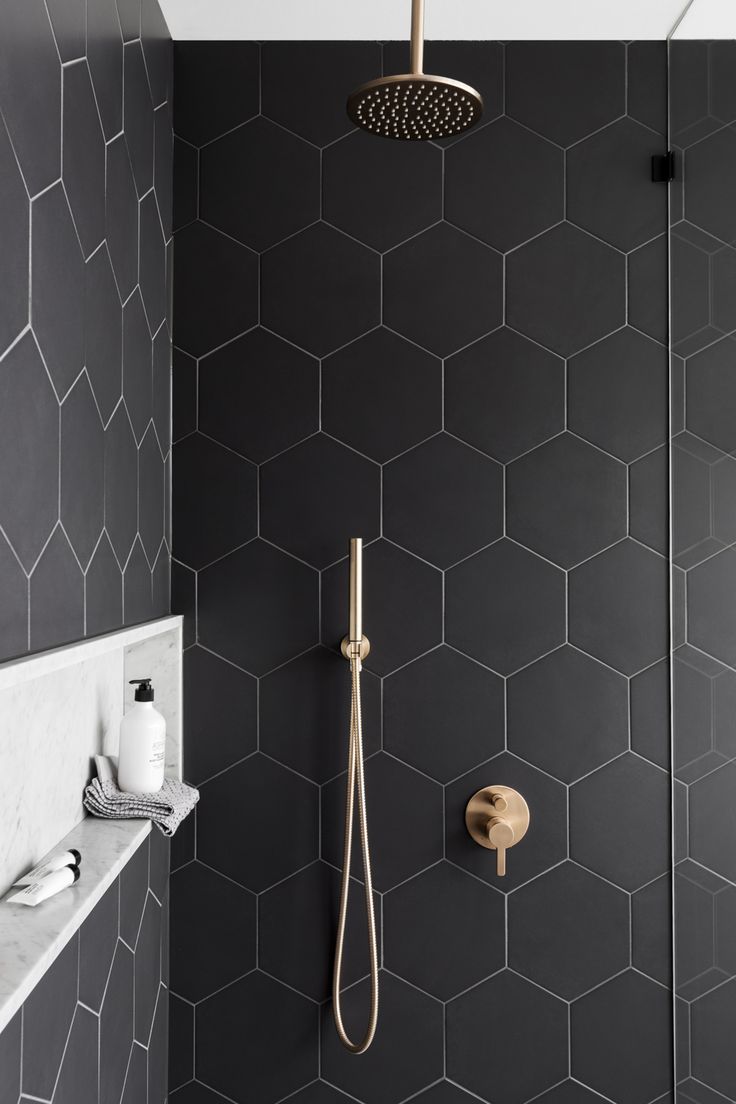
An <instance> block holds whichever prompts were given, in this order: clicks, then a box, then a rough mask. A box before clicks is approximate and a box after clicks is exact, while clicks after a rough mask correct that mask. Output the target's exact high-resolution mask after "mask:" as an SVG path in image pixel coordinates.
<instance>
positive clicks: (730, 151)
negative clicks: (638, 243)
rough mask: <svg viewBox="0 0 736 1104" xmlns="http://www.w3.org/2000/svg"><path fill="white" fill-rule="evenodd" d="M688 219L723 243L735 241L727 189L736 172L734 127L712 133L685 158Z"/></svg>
mask: <svg viewBox="0 0 736 1104" xmlns="http://www.w3.org/2000/svg"><path fill="white" fill-rule="evenodd" d="M686 158H687V160H686V163H687V181H688V184H687V190H686V193H685V213H686V217H687V218H688V219H689V220H690V221H691V222H694V223H695V224H696V226H700V227H702V229H703V230H706V231H707V232H708V233H710V234H713V235H714V237H716V238H719V239H720V240H721V241H725V242H732V241H733V240H734V238H736V219H735V218H734V214H733V210H732V205H731V203H730V200H729V192H728V188H727V187H726V181H727V180H728V176H729V173H730V172H731V171H732V170H734V171H736V133H735V132H734V131H733V129H732V128H731V127H724V128H722V129H719V130H718V131H716V133H714V134H709V135H708V136H707V137H706V138H704V139H703V141H702V142H698V143H697V144H696V145H694V146H692V147H691V148H690V149H689V150H688V151H687V155H686Z"/></svg>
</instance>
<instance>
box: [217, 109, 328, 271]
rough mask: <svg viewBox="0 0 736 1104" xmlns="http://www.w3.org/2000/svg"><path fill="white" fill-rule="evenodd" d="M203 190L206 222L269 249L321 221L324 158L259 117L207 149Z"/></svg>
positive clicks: (235, 236)
mask: <svg viewBox="0 0 736 1104" xmlns="http://www.w3.org/2000/svg"><path fill="white" fill-rule="evenodd" d="M254 165H258V166H259V168H258V171H257V172H254V171H253V166H254ZM199 188H200V191H199V197H200V198H199V202H200V217H201V218H202V219H204V221H205V222H208V223H210V224H211V225H212V226H215V227H216V228H217V229H218V230H222V231H223V232H224V233H225V234H229V235H230V236H231V237H233V238H236V239H237V240H238V241H241V242H243V244H244V245H249V246H250V247H251V249H257V250H259V251H260V250H263V249H268V247H269V246H271V245H275V243H276V242H278V241H280V240H281V239H282V238H286V237H288V236H289V235H290V234H294V233H296V231H297V230H301V229H303V227H305V226H308V225H309V224H310V223H311V222H315V221H316V220H317V219H318V218H319V204H320V194H319V188H320V159H319V153H318V151H317V150H316V149H315V148H314V147H313V146H310V145H309V144H308V143H307V142H303V141H302V140H301V139H300V138H297V137H296V136H295V135H294V134H289V132H288V131H286V130H284V129H283V128H282V127H280V126H275V125H274V124H273V123H271V122H269V121H268V120H267V119H264V118H263V117H261V116H259V117H258V118H257V119H253V120H252V122H249V123H246V124H245V125H244V126H241V127H237V128H236V129H235V130H231V131H230V132H229V133H228V134H225V135H223V137H222V138H218V139H217V141H215V142H211V143H210V144H209V145H207V146H205V147H204V149H203V150H202V153H201V155H200V183H199Z"/></svg>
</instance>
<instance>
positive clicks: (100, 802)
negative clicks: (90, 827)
mask: <svg viewBox="0 0 736 1104" xmlns="http://www.w3.org/2000/svg"><path fill="white" fill-rule="evenodd" d="M98 769H99V767H98ZM100 773H101V774H103V773H108V772H100ZM198 801H199V790H195V789H194V787H193V786H187V784H186V783H185V782H177V781H176V779H173V778H166V779H164V784H163V786H162V788H161V789H160V790H159V791H158V792H157V793H148V794H130V793H123V791H122V790H119V789H118V784H117V782H116V780H115V779H114V778H113V777H110V776H109V774H108V777H103V778H93V779H92V781H91V782H90V783H89V785H88V786H87V788H86V789H85V791H84V807H85V809H86V810H87V812H89V813H92V814H93V816H98V817H107V818H108V819H121V820H127V819H128V818H130V817H146V818H148V819H149V820H152V821H153V823H154V824H155V825H157V827H159V828H160V829H161V831H162V832H163V834H164V835H165V836H173V834H174V832H175V831H176V829H177V828H178V827H179V825H180V824H181V822H182V821H183V820H184V817H185V816H188V814H189V813H191V811H192V809H193V808H194V806H195V805H196V804H197V802H198Z"/></svg>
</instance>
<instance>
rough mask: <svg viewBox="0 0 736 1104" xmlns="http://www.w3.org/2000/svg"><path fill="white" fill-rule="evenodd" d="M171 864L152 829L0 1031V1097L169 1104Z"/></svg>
mask: <svg viewBox="0 0 736 1104" xmlns="http://www.w3.org/2000/svg"><path fill="white" fill-rule="evenodd" d="M168 873H169V843H168V840H166V839H165V838H164V836H162V835H161V833H160V832H158V830H156V829H154V830H153V831H152V833H151V835H150V836H149V838H148V839H147V840H146V841H145V842H144V843H143V844H142V845H141V846H140V848H139V849H138V851H137V852H136V853H135V855H134V856H133V858H132V860H131V862H130V864H129V866H128V867H126V868H125V870H124V871H123V873H122V874H121V875H120V877H119V878H118V879H117V880H116V881H115V882H114V883H113V885H112V886H110V888H109V889H108V890H107V891H106V893H105V895H104V896H103V897H102V899H101V900H100V901H99V902H98V904H97V905H96V907H95V908H94V909H93V911H92V912H91V914H90V915H89V916H88V917H87V919H86V920H85V921H84V923H83V924H82V926H81V928H80V929H79V931H78V932H76V933H75V935H74V936H73V937H72V939H71V940H70V941H69V943H67V945H66V946H65V948H64V949H63V951H62V952H61V953H60V954H59V956H58V958H56V960H55V961H54V963H53V964H52V965H51V966H50V968H49V969H48V970H47V971H46V973H45V974H44V976H43V978H42V979H41V981H40V982H39V983H38V984H37V985H36V987H35V989H34V990H33V991H32V993H31V994H30V996H28V997H27V998H26V1000H25V1002H24V1004H23V1006H22V1008H21V1009H20V1010H19V1011H18V1012H17V1013H16V1015H15V1017H14V1018H13V1020H12V1021H11V1022H10V1024H9V1025H8V1026H7V1027H6V1028H5V1029H4V1030H3V1031H2V1032H1V1033H0V1070H2V1077H1V1078H0V1102H2V1104H18V1101H19V1100H20V1101H26V1100H45V1101H49V1102H50V1104H143V1102H144V1101H148V1104H165V1102H166V1098H167V1084H166V1063H167V1053H168V1028H167V1024H168V1015H169V993H168V965H167V962H168V937H167V933H168V894H169V888H168ZM131 878H132V879H133V881H134V882H135V889H136V891H137V892H135V893H133V892H131V885H130V881H131Z"/></svg>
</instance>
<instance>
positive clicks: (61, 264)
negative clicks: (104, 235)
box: [31, 184, 84, 398]
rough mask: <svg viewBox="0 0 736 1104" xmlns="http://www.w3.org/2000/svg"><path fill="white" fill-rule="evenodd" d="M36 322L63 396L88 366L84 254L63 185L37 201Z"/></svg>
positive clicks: (33, 307)
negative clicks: (85, 336) (85, 350)
mask: <svg viewBox="0 0 736 1104" xmlns="http://www.w3.org/2000/svg"><path fill="white" fill-rule="evenodd" d="M31 218H32V225H33V232H32V233H33V239H32V240H33V248H32V250H31V253H32V256H31V272H32V280H31V283H32V288H31V323H32V325H33V331H34V333H35V335H36V337H37V338H38V342H39V345H40V346H41V351H42V353H43V356H44V360H45V361H46V365H47V367H48V369H49V372H50V373H51V378H52V380H53V381H54V387H55V388H56V391H57V393H58V395H59V398H62V397H63V396H64V395H65V394H66V392H67V391H68V390H69V388H70V387H71V385H72V384H73V383H74V380H75V379H76V378H77V376H78V375H79V373H80V372H81V370H82V367H83V365H84V259H83V257H82V253H81V250H80V248H79V241H78V240H77V234H76V231H75V229H74V223H73V222H72V217H71V214H70V212H69V207H68V206H67V201H66V197H65V195H64V189H63V187H62V185H61V184H56V185H54V187H53V188H50V189H49V190H48V191H47V192H44V193H43V195H42V196H39V198H38V199H36V200H35V201H34V203H33V206H32V215H31Z"/></svg>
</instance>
